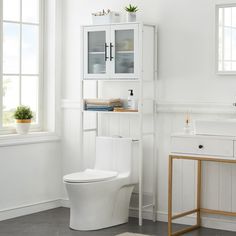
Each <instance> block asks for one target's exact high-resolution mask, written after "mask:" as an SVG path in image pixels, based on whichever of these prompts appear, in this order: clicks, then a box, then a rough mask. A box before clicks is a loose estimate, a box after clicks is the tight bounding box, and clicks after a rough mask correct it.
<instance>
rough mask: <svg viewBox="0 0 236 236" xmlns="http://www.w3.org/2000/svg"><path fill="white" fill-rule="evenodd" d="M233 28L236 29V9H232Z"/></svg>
mask: <svg viewBox="0 0 236 236" xmlns="http://www.w3.org/2000/svg"><path fill="white" fill-rule="evenodd" d="M232 26H233V27H236V7H233V8H232Z"/></svg>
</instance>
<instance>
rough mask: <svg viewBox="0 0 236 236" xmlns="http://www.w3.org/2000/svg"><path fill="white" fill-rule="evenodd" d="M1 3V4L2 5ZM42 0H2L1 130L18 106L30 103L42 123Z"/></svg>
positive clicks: (8, 126) (9, 124)
mask: <svg viewBox="0 0 236 236" xmlns="http://www.w3.org/2000/svg"><path fill="white" fill-rule="evenodd" d="M1 6H2V7H1ZM40 6H41V0H0V9H2V12H0V22H1V25H0V88H1V93H0V95H1V96H0V130H11V127H12V126H13V124H14V119H13V116H12V115H13V112H14V109H15V108H16V106H18V105H26V106H29V107H30V108H31V109H32V111H33V113H34V119H33V125H32V127H33V128H39V127H40V125H41V124H40V117H41V112H40V109H39V107H40V103H41V101H40V98H41V97H42V96H41V93H42V91H41V87H42V86H41V84H42V66H41V61H42V60H41V58H42V55H41V54H42V53H41V51H42V50H41V47H42V40H41V39H42V28H41V25H42V22H41V18H42V17H41V10H40V8H41V7H40Z"/></svg>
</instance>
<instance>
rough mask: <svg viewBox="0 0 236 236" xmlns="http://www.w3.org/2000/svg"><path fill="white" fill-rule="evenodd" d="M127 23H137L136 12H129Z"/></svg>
mask: <svg viewBox="0 0 236 236" xmlns="http://www.w3.org/2000/svg"><path fill="white" fill-rule="evenodd" d="M126 17H127V22H135V21H136V12H127V15H126Z"/></svg>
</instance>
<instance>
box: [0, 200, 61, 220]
mask: <svg viewBox="0 0 236 236" xmlns="http://www.w3.org/2000/svg"><path fill="white" fill-rule="evenodd" d="M61 206H62V204H61V199H55V200H48V201H43V202H38V203H34V204H29V205H23V206H18V207H15V208H8V209H4V210H0V221H2V220H8V219H12V218H16V217H19V216H25V215H30V214H33V213H37V212H41V211H46V210H50V209H54V208H57V207H61Z"/></svg>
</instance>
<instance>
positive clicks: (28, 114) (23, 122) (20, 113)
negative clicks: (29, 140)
mask: <svg viewBox="0 0 236 236" xmlns="http://www.w3.org/2000/svg"><path fill="white" fill-rule="evenodd" d="M14 118H15V120H16V131H17V133H18V134H27V133H28V132H29V128H30V124H31V119H32V118H33V113H32V111H31V110H30V108H29V107H27V106H18V107H17V108H16V110H15V112H14Z"/></svg>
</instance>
